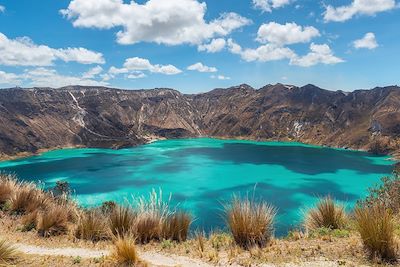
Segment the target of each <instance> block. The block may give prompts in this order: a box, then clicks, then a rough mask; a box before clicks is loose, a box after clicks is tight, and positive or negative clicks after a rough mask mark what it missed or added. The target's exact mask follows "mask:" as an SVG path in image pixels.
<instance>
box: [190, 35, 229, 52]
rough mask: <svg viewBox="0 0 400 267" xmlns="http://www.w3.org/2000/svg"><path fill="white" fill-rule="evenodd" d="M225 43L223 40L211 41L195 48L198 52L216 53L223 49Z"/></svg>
mask: <svg viewBox="0 0 400 267" xmlns="http://www.w3.org/2000/svg"><path fill="white" fill-rule="evenodd" d="M225 45H226V41H225V39H223V38H217V39H212V40H211V42H210V43H208V44H202V45H199V46H198V47H197V49H198V50H199V51H206V52H208V53H216V52H219V51H221V50H222V49H224V47H225Z"/></svg>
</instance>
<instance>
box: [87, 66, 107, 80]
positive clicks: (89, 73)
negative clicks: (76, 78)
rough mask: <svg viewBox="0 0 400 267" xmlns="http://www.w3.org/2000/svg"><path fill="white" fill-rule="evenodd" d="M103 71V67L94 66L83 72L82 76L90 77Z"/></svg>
mask: <svg viewBox="0 0 400 267" xmlns="http://www.w3.org/2000/svg"><path fill="white" fill-rule="evenodd" d="M102 72H103V68H102V67H100V66H96V67H93V68H91V69H90V70H88V71H87V72H85V73H83V75H82V78H85V79H92V78H94V77H95V76H97V75H99V74H100V73H102Z"/></svg>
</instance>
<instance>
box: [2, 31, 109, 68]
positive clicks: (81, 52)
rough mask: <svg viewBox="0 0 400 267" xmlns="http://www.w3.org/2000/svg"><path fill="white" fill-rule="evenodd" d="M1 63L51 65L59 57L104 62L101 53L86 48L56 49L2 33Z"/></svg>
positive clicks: (60, 58)
mask: <svg viewBox="0 0 400 267" xmlns="http://www.w3.org/2000/svg"><path fill="white" fill-rule="evenodd" d="M0 55H1V56H0V65H8V66H50V65H52V64H53V62H54V61H55V60H57V59H59V60H63V61H65V62H70V61H75V62H78V63H82V64H94V63H97V64H103V63H104V62H105V61H104V58H103V55H102V54H101V53H97V52H93V51H90V50H87V49H85V48H81V47H80V48H66V49H54V48H50V47H48V46H46V45H36V44H35V43H33V42H32V40H31V39H29V38H28V37H20V38H16V39H14V40H12V39H8V38H7V36H5V35H4V34H2V33H0Z"/></svg>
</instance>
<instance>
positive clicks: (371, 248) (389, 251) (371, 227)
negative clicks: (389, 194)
mask: <svg viewBox="0 0 400 267" xmlns="http://www.w3.org/2000/svg"><path fill="white" fill-rule="evenodd" d="M354 213H355V219H356V227H357V230H358V232H359V233H360V235H361V239H362V241H363V244H364V247H365V248H366V250H367V251H368V253H369V256H370V257H371V258H372V259H381V260H383V261H388V262H391V261H395V260H396V252H397V245H396V242H395V234H394V231H395V223H394V219H393V216H392V214H391V213H390V212H389V211H388V210H387V209H385V208H383V207H381V206H378V205H375V206H372V207H357V208H356V209H355V211H354Z"/></svg>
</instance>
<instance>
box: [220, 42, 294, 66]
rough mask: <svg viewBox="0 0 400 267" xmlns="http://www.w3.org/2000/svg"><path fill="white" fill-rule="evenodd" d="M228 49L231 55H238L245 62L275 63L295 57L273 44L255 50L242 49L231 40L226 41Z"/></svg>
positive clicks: (284, 48)
mask: <svg viewBox="0 0 400 267" xmlns="http://www.w3.org/2000/svg"><path fill="white" fill-rule="evenodd" d="M228 48H229V50H230V51H231V53H233V54H238V55H240V56H241V58H242V59H243V60H245V61H248V62H250V61H261V62H267V61H275V60H282V59H290V58H292V57H294V56H295V53H294V52H293V51H292V50H291V49H290V48H287V47H280V46H277V45H275V44H271V43H270V44H265V45H262V46H260V47H258V48H256V49H251V48H247V49H243V48H242V47H241V46H240V45H238V44H236V43H235V42H234V41H233V40H232V39H229V40H228Z"/></svg>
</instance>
